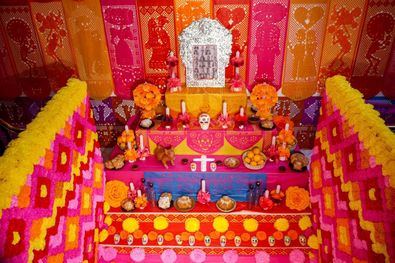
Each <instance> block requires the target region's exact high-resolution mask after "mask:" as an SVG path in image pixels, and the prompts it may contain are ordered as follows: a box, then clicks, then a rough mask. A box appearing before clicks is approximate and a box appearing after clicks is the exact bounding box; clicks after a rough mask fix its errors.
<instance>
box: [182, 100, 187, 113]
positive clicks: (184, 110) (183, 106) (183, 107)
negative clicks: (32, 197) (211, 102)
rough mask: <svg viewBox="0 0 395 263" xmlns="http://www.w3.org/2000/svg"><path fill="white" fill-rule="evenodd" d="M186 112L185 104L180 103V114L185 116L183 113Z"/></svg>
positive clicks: (183, 102)
mask: <svg viewBox="0 0 395 263" xmlns="http://www.w3.org/2000/svg"><path fill="white" fill-rule="evenodd" d="M186 111H187V106H186V104H185V101H183V100H182V101H181V113H182V114H185V112H186Z"/></svg>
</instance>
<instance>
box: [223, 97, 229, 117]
mask: <svg viewBox="0 0 395 263" xmlns="http://www.w3.org/2000/svg"><path fill="white" fill-rule="evenodd" d="M227 107H228V105H227V104H226V101H224V102H223V103H222V115H223V116H224V117H226V116H228V109H227Z"/></svg>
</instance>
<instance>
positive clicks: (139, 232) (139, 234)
mask: <svg viewBox="0 0 395 263" xmlns="http://www.w3.org/2000/svg"><path fill="white" fill-rule="evenodd" d="M143 235H144V232H143V231H142V230H141V229H138V230H136V231H134V232H133V237H134V238H137V239H139V238H142V237H143Z"/></svg>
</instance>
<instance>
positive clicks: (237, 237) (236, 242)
mask: <svg viewBox="0 0 395 263" xmlns="http://www.w3.org/2000/svg"><path fill="white" fill-rule="evenodd" d="M234 241H235V246H236V247H238V246H240V244H241V238H240V237H239V236H235V239H234Z"/></svg>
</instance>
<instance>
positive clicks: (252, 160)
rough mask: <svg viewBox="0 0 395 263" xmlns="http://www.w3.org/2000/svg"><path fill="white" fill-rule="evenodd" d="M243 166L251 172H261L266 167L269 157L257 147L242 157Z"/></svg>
mask: <svg viewBox="0 0 395 263" xmlns="http://www.w3.org/2000/svg"><path fill="white" fill-rule="evenodd" d="M242 159H243V164H244V166H245V167H247V168H248V169H250V170H260V169H262V168H263V167H265V164H266V160H267V157H266V155H265V154H264V153H263V152H262V151H261V150H260V149H259V147H257V146H255V147H253V148H251V149H250V150H247V151H245V152H244V153H243V155H242Z"/></svg>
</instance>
